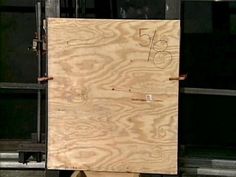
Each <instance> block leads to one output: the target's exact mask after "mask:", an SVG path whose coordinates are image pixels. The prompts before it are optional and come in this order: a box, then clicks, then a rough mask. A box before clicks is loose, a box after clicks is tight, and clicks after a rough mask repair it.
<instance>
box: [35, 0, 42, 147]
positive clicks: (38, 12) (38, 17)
mask: <svg viewBox="0 0 236 177" xmlns="http://www.w3.org/2000/svg"><path fill="white" fill-rule="evenodd" d="M41 26H42V24H41V2H37V3H36V28H37V39H38V45H37V47H38V48H37V50H38V52H37V59H38V77H41V49H42V44H41V40H42V39H41ZM38 83H39V84H40V82H38ZM37 101H38V102H37V142H38V143H40V142H41V90H38V93H37Z"/></svg>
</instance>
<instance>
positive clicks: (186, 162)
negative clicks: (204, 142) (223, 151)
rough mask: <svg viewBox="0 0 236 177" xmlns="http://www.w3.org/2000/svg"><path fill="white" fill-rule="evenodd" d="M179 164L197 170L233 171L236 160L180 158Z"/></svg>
mask: <svg viewBox="0 0 236 177" xmlns="http://www.w3.org/2000/svg"><path fill="white" fill-rule="evenodd" d="M180 163H181V165H182V166H184V167H191V168H198V167H203V168H204V167H206V168H223V169H235V170H236V160H227V159H207V158H196V157H195V158H180Z"/></svg>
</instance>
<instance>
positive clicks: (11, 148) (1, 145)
mask: <svg viewBox="0 0 236 177" xmlns="http://www.w3.org/2000/svg"><path fill="white" fill-rule="evenodd" d="M25 143H32V142H31V139H28V140H0V152H17V150H18V147H19V145H20V144H25Z"/></svg>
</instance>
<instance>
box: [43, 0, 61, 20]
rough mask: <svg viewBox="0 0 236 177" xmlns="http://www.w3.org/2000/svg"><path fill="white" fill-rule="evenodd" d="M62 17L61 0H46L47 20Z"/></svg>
mask: <svg viewBox="0 0 236 177" xmlns="http://www.w3.org/2000/svg"><path fill="white" fill-rule="evenodd" d="M48 17H60V0H45V18H48Z"/></svg>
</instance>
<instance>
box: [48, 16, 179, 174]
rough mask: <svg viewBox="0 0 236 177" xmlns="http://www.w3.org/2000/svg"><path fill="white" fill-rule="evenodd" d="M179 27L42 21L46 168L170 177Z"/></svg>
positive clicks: (172, 171) (158, 23)
mask: <svg viewBox="0 0 236 177" xmlns="http://www.w3.org/2000/svg"><path fill="white" fill-rule="evenodd" d="M179 26H180V23H179V21H158V20H145V21H142V20H85V19H80V20H79V19H49V20H48V70H49V76H50V77H53V78H54V79H53V80H52V81H49V88H48V89H49V90H48V91H49V95H48V102H49V105H48V118H49V120H48V163H47V166H48V168H49V169H73V170H91V171H108V172H109V171H111V172H144V173H165V174H176V173H177V133H178V132H177V123H178V81H175V80H169V78H170V77H177V76H178V75H179Z"/></svg>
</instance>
